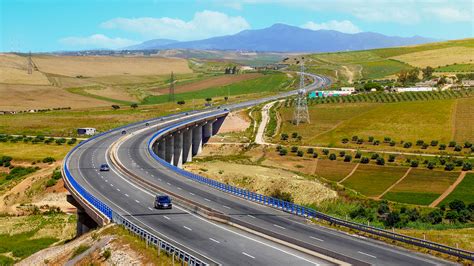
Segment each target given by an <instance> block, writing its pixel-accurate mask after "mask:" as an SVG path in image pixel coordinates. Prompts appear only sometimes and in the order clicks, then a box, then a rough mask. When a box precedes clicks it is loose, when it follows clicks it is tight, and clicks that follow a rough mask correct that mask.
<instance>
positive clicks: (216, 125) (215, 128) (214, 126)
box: [212, 116, 225, 136]
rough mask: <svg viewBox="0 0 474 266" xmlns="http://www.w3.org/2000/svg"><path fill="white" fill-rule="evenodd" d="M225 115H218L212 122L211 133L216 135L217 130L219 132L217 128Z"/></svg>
mask: <svg viewBox="0 0 474 266" xmlns="http://www.w3.org/2000/svg"><path fill="white" fill-rule="evenodd" d="M224 119H225V117H224V116H223V117H219V118H217V119H216V121H214V123H212V135H213V136H214V135H216V134H217V132H219V129H220V128H221V126H222V124H223V123H224Z"/></svg>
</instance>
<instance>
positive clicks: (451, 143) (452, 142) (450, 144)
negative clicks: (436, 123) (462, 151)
mask: <svg viewBox="0 0 474 266" xmlns="http://www.w3.org/2000/svg"><path fill="white" fill-rule="evenodd" d="M448 146H449V147H451V148H452V147H454V146H456V141H450V142H449V145H448Z"/></svg>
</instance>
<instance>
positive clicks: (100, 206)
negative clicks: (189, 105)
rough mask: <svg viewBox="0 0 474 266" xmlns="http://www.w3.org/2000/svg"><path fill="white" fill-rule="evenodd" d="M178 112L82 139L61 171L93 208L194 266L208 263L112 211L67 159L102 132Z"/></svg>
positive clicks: (68, 155) (159, 248) (148, 242)
mask: <svg viewBox="0 0 474 266" xmlns="http://www.w3.org/2000/svg"><path fill="white" fill-rule="evenodd" d="M178 115H179V114H173V115H168V116H163V117H161V118H158V119H157V118H154V119H149V120H146V121H141V122H137V123H133V124H130V125H126V126H122V127H119V128H116V129H112V130H109V131H106V132H103V133H101V134H98V135H96V136H93V137H91V138H89V139H87V140H85V141H82V142H81V143H79V144H78V145H76V146H75V147H74V148H73V149H72V150H71V151H70V152H69V153H68V154H67V155H66V158H65V160H64V164H63V171H64V173H65V175H66V176H65V178H66V179H67V181H68V182H69V183H70V184H71V185H72V187H73V188H74V189H75V190H76V191H77V192H78V193H79V195H81V196H82V197H83V198H84V199H85V200H86V201H87V202H89V203H90V204H91V205H92V206H94V208H96V209H97V210H98V211H100V212H101V213H102V214H103V215H105V216H106V217H107V218H109V219H110V220H111V221H113V222H115V223H117V224H119V225H122V226H124V227H125V228H126V229H127V230H129V231H130V232H133V233H134V234H136V235H138V236H139V237H140V238H142V239H144V240H145V241H146V242H147V244H150V245H152V246H156V247H157V249H158V250H159V251H161V250H163V251H164V252H167V253H168V254H170V255H172V256H173V260H174V258H175V257H177V258H179V259H180V260H181V261H183V263H187V265H196V266H201V265H208V264H207V263H205V262H204V261H202V260H200V259H199V258H196V257H195V256H193V255H191V254H189V253H188V252H186V251H184V250H182V249H180V248H178V247H176V246H174V245H173V244H171V243H169V242H167V241H165V240H163V239H161V238H159V237H157V236H155V235H154V234H152V233H150V232H148V231H147V230H145V229H143V228H141V227H140V226H138V225H136V224H134V223H133V222H130V221H129V220H128V219H126V218H125V217H123V216H121V215H120V214H118V213H116V212H114V211H113V210H112V209H111V208H110V207H109V206H107V204H105V203H103V202H102V201H101V200H99V199H97V198H96V197H94V196H93V195H92V194H91V193H89V192H88V191H87V190H86V189H84V188H83V187H82V186H81V185H80V184H79V183H78V182H77V181H76V180H75V179H74V177H73V176H72V174H71V172H70V171H69V169H68V166H67V164H68V161H69V157H70V155H71V154H72V153H73V152H74V151H75V150H77V149H79V147H81V146H82V145H84V144H85V143H87V142H89V141H92V140H94V139H96V138H98V137H100V136H102V135H104V134H108V133H111V132H114V131H118V130H121V129H123V128H126V127H130V126H135V125H139V124H143V123H146V122H151V121H155V120H162V119H164V118H168V117H172V116H178Z"/></svg>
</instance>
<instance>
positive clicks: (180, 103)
mask: <svg viewBox="0 0 474 266" xmlns="http://www.w3.org/2000/svg"><path fill="white" fill-rule="evenodd" d="M176 103H177V104H179V105H183V104H185V103H186V102H185V101H184V100H180V101H177V102H176Z"/></svg>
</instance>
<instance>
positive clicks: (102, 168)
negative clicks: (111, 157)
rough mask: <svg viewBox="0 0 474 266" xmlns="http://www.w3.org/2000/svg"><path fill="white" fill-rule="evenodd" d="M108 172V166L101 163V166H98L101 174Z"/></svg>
mask: <svg viewBox="0 0 474 266" xmlns="http://www.w3.org/2000/svg"><path fill="white" fill-rule="evenodd" d="M109 170H110V168H109V165H108V164H106V163H103V164H101V165H100V171H101V172H104V171H105V172H106V171H109Z"/></svg>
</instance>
